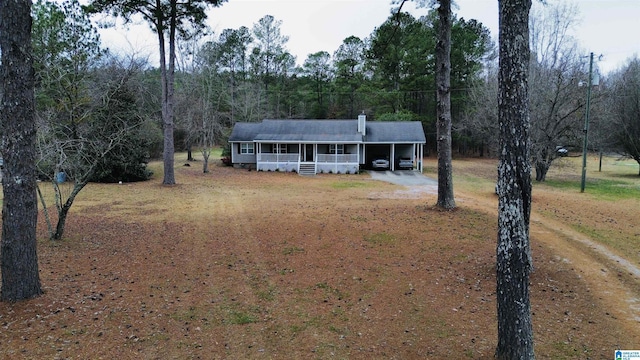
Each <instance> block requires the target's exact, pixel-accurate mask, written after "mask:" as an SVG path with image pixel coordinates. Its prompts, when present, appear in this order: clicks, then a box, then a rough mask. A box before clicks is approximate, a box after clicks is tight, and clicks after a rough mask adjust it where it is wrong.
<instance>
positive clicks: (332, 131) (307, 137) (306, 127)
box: [229, 120, 426, 143]
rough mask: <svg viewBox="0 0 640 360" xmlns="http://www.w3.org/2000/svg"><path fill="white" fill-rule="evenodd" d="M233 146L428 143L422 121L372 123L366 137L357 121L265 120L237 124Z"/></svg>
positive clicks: (370, 122) (232, 135)
mask: <svg viewBox="0 0 640 360" xmlns="http://www.w3.org/2000/svg"><path fill="white" fill-rule="evenodd" d="M229 141H230V142H244V141H247V142H249V141H258V142H310V143H311V142H313V143H333V142H339V143H360V142H366V143H425V142H426V139H425V135H424V131H423V129H422V124H421V123H420V122H419V121H390V122H388V121H385V122H377V121H368V122H367V132H366V137H365V139H363V137H362V135H361V134H360V133H358V121H357V120H263V121H262V122H261V123H236V125H235V126H234V128H233V131H232V132H231V136H230V137H229Z"/></svg>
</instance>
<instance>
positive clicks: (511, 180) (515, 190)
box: [495, 0, 534, 359]
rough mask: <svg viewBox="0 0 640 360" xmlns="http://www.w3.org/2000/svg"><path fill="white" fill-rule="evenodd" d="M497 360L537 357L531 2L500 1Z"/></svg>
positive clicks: (518, 0) (525, 0)
mask: <svg viewBox="0 0 640 360" xmlns="http://www.w3.org/2000/svg"><path fill="white" fill-rule="evenodd" d="M498 4H499V5H498V7H499V37H498V38H499V55H500V60H499V91H498V120H499V122H500V149H501V151H500V161H499V165H498V194H499V204H498V240H497V247H496V285H497V289H496V296H497V311H498V344H497V346H496V353H495V355H496V358H497V359H533V358H534V350H533V329H532V325H531V304H530V300H529V274H530V272H531V269H532V261H531V248H530V243H529V219H530V215H531V162H530V139H529V127H530V119H529V89H528V83H527V79H528V74H529V57H530V52H529V26H528V24H529V9H530V8H531V0H500V1H499V2H498Z"/></svg>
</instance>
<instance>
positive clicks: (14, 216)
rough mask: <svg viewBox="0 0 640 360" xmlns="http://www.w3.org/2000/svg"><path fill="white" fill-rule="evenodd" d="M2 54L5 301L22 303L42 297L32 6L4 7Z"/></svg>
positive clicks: (0, 7)
mask: <svg viewBox="0 0 640 360" xmlns="http://www.w3.org/2000/svg"><path fill="white" fill-rule="evenodd" d="M0 34H2V35H1V36H0V50H1V51H2V64H4V66H2V69H1V71H2V89H3V94H2V100H1V102H0V126H1V127H2V128H1V132H2V155H4V168H3V170H2V179H3V186H2V189H3V194H4V200H3V201H2V244H1V246H0V252H1V255H0V260H1V262H2V264H1V265H0V270H1V272H2V289H1V292H2V293H1V295H0V300H2V301H18V300H23V299H28V298H31V297H34V296H37V295H40V294H42V288H41V285H40V277H39V274H38V255H37V241H36V240H37V239H36V223H37V220H38V202H37V197H36V166H35V164H36V161H35V159H36V149H35V144H36V129H35V116H34V106H35V98H34V82H35V73H34V70H33V59H32V57H31V53H32V51H31V1H29V0H2V1H1V2H0Z"/></svg>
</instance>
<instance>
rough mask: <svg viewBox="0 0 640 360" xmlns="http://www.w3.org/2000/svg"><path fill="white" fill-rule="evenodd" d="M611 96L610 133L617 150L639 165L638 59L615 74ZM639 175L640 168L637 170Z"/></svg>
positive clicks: (639, 95) (639, 97)
mask: <svg viewBox="0 0 640 360" xmlns="http://www.w3.org/2000/svg"><path fill="white" fill-rule="evenodd" d="M613 94H614V96H611V102H612V106H611V108H612V112H613V114H614V116H613V117H612V119H613V124H614V126H613V129H612V133H613V134H615V135H614V137H615V140H616V143H617V147H618V148H619V151H620V152H621V153H622V154H624V155H625V156H628V157H630V158H632V159H634V160H635V161H636V162H638V165H640V59H638V57H635V58H633V59H631V60H630V61H629V63H628V64H627V66H626V67H625V68H624V69H623V70H621V71H620V73H619V74H618V75H617V76H616V80H615V86H614V89H613ZM638 176H640V168H639V170H638Z"/></svg>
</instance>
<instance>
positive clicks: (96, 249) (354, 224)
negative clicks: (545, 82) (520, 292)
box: [0, 158, 640, 359]
mask: <svg viewBox="0 0 640 360" xmlns="http://www.w3.org/2000/svg"><path fill="white" fill-rule="evenodd" d="M426 161H427V163H426V171H425V173H426V174H427V175H430V176H432V177H435V159H434V158H427V159H426ZM591 161H594V160H593V159H590V162H591ZM184 163H185V161H184V158H179V159H178V161H177V163H176V165H177V167H176V178H177V181H178V183H179V184H178V185H176V186H172V187H165V186H162V185H160V182H161V180H160V179H161V169H160V168H159V164H153V166H154V168H155V170H156V173H157V175H156V177H155V178H154V179H153V180H151V181H148V182H145V183H133V184H123V185H118V184H110V185H99V184H91V185H90V186H89V187H88V188H87V189H85V190H83V192H82V193H81V194H80V196H79V198H78V200H77V202H76V204H75V205H74V207H73V208H72V210H71V214H70V217H69V220H68V226H67V230H66V236H65V240H63V241H60V242H55V243H54V242H50V241H48V240H46V232H45V230H46V229H45V225H44V221H43V220H42V221H41V224H40V227H39V233H40V238H41V239H42V240H41V241H40V243H39V249H38V251H39V259H40V274H41V280H42V283H43V286H44V289H45V291H46V293H45V294H44V295H43V296H41V297H38V298H36V299H32V300H29V301H25V302H21V303H17V304H8V303H0V326H1V327H0V354H1V355H0V358H2V359H63V358H64V359H76V358H77V359H414V358H422V359H424V358H427V359H444V358H447V359H465V358H468V359H487V358H491V357H492V355H493V351H494V349H495V344H496V326H497V325H496V304H495V274H494V263H495V254H494V252H495V239H496V227H497V221H496V212H497V211H496V209H497V197H496V196H495V195H494V193H493V186H494V180H493V179H495V173H496V170H495V169H496V162H495V161H487V160H478V159H463V160H456V161H455V162H454V184H455V189H454V191H455V194H456V202H457V205H458V209H457V210H455V211H451V212H441V211H437V210H435V209H434V208H433V205H434V204H435V202H436V195H435V194H434V191H432V190H433V189H427V188H424V187H422V188H421V187H403V186H398V185H392V184H387V183H384V182H379V181H374V180H372V179H371V178H370V176H369V175H367V174H360V175H331V174H327V175H319V176H315V177H301V176H298V175H296V174H286V173H278V172H270V173H265V172H255V171H247V170H238V169H232V168H228V167H216V166H214V167H213V168H212V172H211V173H209V174H203V173H202V171H201V163H199V162H195V163H191V165H192V166H190V167H185V166H182V165H183V164H184ZM589 166H590V167H589V169H594V168H595V169H597V164H596V165H593V164H591V163H590V165H589ZM578 173H579V169H578V167H577V165H576V159H566V160H564V161H563V163H562V164H559V166H557V167H556V168H553V169H552V171H551V172H550V174H549V175H548V179H549V180H550V181H551V180H553V179H563V180H564V179H570V180H576V187H575V188H559V187H552V186H549V185H547V184H535V188H534V194H533V202H534V204H533V215H532V223H531V235H532V249H533V257H534V262H535V264H534V265H535V271H534V273H533V275H532V279H531V295H532V299H531V302H532V311H533V325H534V339H535V344H536V345H535V346H536V355H537V357H538V358H539V359H547V358H548V359H611V358H613V352H614V350H615V349H619V348H620V349H637V348H640V300H639V299H640V274H638V273H637V271H638V270H637V269H638V268H639V267H640V225H639V224H638V213H639V211H638V210H639V209H640V199H639V198H638V197H636V198H628V197H627V198H625V197H624V196H622V197H615V198H610V197H607V196H602V195H596V194H593V193H592V192H593V191H592V188H591V187H592V186H595V185H593V184H592V182H591V181H596V180H597V179H596V178H605V177H607V178H611V177H614V178H618V179H619V180H621V181H624V182H625V183H628V184H629V185H628V186H629V187H630V188H633V189H636V190H635V191H637V190H638V189H640V178H638V177H637V176H636V175H637V167H635V168H634V167H631V166H629V167H623V166H619V164H618V163H616V162H614V161H613V159H608V163H607V164H606V166H605V168H604V170H603V172H602V173H595V174H592V171H591V170H590V172H589V176H590V177H591V176H593V177H594V179H591V178H590V182H588V187H587V191H586V193H585V194H580V193H579V178H578V175H577V174H578ZM41 218H43V217H42V216H41Z"/></svg>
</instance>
